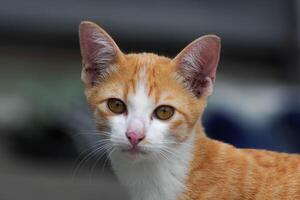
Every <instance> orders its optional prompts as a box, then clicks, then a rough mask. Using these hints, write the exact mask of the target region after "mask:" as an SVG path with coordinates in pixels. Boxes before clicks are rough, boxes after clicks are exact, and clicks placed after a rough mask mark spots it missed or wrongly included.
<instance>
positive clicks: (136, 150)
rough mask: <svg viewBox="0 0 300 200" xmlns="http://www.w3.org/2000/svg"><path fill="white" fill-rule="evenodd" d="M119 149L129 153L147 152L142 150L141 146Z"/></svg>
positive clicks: (144, 153)
mask: <svg viewBox="0 0 300 200" xmlns="http://www.w3.org/2000/svg"><path fill="white" fill-rule="evenodd" d="M121 151H122V152H125V153H129V154H130V155H139V154H143V155H146V154H148V152H147V151H145V150H143V149H142V148H141V147H130V148H126V149H122V150H121Z"/></svg>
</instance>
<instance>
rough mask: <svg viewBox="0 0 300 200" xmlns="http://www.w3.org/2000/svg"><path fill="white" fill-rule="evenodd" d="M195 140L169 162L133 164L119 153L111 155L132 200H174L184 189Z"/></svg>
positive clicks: (183, 146)
mask: <svg viewBox="0 0 300 200" xmlns="http://www.w3.org/2000/svg"><path fill="white" fill-rule="evenodd" d="M192 144H193V137H191V138H190V139H189V141H188V142H187V143H186V145H181V146H180V147H179V148H178V149H176V150H175V151H174V154H176V155H169V158H168V159H166V158H158V159H146V160H142V161H136V162H133V161H131V160H128V158H126V157H124V155H122V153H120V152H116V153H113V154H112V155H111V157H110V158H111V163H112V167H113V169H114V171H115V173H116V175H117V177H118V179H119V181H120V182H121V183H122V184H123V185H124V187H125V188H127V190H128V191H129V194H130V196H131V198H132V200H175V199H176V197H178V195H180V194H181V193H182V192H183V191H184V189H185V186H184V182H185V178H186V175H187V173H188V169H189V163H190V160H191V158H192V151H191V150H192Z"/></svg>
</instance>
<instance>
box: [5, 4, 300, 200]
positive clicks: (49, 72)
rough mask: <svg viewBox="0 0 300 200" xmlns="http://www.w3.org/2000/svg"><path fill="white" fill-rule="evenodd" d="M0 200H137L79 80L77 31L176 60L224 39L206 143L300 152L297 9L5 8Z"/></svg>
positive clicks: (286, 6) (250, 6)
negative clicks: (105, 149) (201, 40)
mask: <svg viewBox="0 0 300 200" xmlns="http://www.w3.org/2000/svg"><path fill="white" fill-rule="evenodd" d="M0 3H1V6H0V67H1V68H0V69H1V71H0V88H1V90H0V200H19V199H22V200H27V199H30V200H40V199H43V200H48V199H49V200H53V199H57V200H59V199H63V200H68V199H72V200H81V199H85V200H99V199H108V200H109V199H128V196H127V194H126V192H125V191H124V190H123V189H122V187H121V186H120V185H119V184H118V183H117V182H116V179H115V177H114V175H113V174H112V173H111V171H110V168H109V162H108V161H107V160H106V157H105V155H104V156H103V157H102V158H101V159H99V158H100V156H101V155H102V154H101V153H95V152H96V151H95V149H94V148H93V145H94V143H95V142H96V141H97V139H98V137H97V133H96V130H95V127H94V121H93V119H92V118H91V115H90V113H89V110H88V108H87V106H86V102H85V98H84V96H83V85H82V84H81V82H80V72H81V57H80V51H79V44H78V25H79V23H80V21H82V20H91V21H94V22H96V23H98V24H99V25H101V26H102V27H103V28H104V29H105V30H107V32H109V33H110V34H111V35H112V37H113V38H114V39H115V41H116V42H117V43H118V44H119V46H120V48H121V49H123V50H124V52H140V51H147V52H150V51H151V52H154V53H158V54H160V55H166V56H175V55H176V54H177V53H178V52H179V51H180V50H181V49H182V48H184V47H185V46H186V45H187V44H188V43H189V42H191V41H192V40H194V39H195V38H197V37H199V36H201V35H204V34H217V35H219V36H220V37H221V38H222V45H223V47H222V53H221V61H220V65H219V68H218V78H217V82H216V87H215V91H214V95H213V96H211V98H210V103H209V106H208V109H207V111H206V113H205V115H204V124H205V127H206V131H207V133H208V135H210V136H211V137H213V138H216V139H219V140H222V141H225V142H228V143H231V144H234V145H236V146H238V147H243V148H244V147H247V148H261V149H270V150H276V151H282V152H290V153H296V152H298V153H300V65H299V64H300V63H299V62H300V57H299V50H300V49H299V48H300V1H297V0H252V1H239V0H227V1H217V0H210V1H204V0H186V1H171V0H165V1H158V0H151V1H138V0H130V1H126V2H125V1H121V0H111V1H103V0H90V1H71V0H60V1H46V0H39V1H37V0H27V1H21V0H9V1H8V0H0Z"/></svg>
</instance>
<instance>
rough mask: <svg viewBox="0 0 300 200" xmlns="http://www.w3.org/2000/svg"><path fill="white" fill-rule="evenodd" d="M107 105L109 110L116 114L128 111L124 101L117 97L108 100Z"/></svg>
mask: <svg viewBox="0 0 300 200" xmlns="http://www.w3.org/2000/svg"><path fill="white" fill-rule="evenodd" d="M107 107H108V108H109V110H110V111H111V112H113V113H115V114H122V113H124V112H126V105H125V103H124V102H123V101H121V100H120V99H116V98H111V99H108V100H107Z"/></svg>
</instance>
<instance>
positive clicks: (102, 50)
mask: <svg viewBox="0 0 300 200" xmlns="http://www.w3.org/2000/svg"><path fill="white" fill-rule="evenodd" d="M79 39H80V49H81V55H82V72H81V80H82V81H83V82H84V84H85V86H86V87H92V86H94V85H95V84H96V83H97V82H99V81H101V79H103V78H105V77H106V76H107V75H108V74H109V72H110V71H111V69H110V67H112V66H111V65H112V64H113V63H114V62H115V61H116V59H117V57H118V56H121V55H122V52H121V51H120V49H119V48H118V46H117V45H116V43H115V42H114V40H113V39H112V38H111V37H110V36H109V35H108V34H107V33H106V32H105V31H104V30H103V29H102V28H100V27H99V26H98V25H97V24H95V23H92V22H88V21H83V22H81V23H80V26H79Z"/></svg>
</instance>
